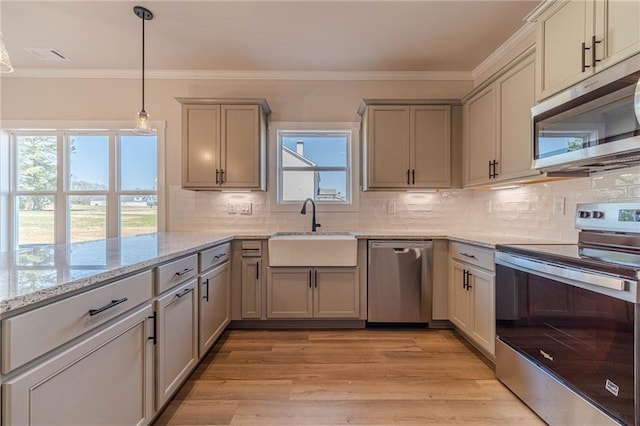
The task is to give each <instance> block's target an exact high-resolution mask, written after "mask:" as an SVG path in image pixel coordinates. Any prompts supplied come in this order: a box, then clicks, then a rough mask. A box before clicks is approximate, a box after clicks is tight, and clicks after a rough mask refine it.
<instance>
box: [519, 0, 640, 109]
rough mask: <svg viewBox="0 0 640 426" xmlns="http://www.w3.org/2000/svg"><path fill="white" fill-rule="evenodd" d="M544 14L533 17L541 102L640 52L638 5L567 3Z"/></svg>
mask: <svg viewBox="0 0 640 426" xmlns="http://www.w3.org/2000/svg"><path fill="white" fill-rule="evenodd" d="M548 3H549V4H551V2H548ZM542 10H543V11H542V12H541V13H540V14H539V15H537V16H534V17H533V18H531V19H535V20H536V22H537V39H538V40H537V45H538V52H537V58H536V62H537V74H538V77H537V82H536V98H537V100H541V99H544V98H547V97H549V96H551V95H553V94H555V93H557V92H560V91H561V90H563V89H565V88H567V87H569V86H571V85H572V84H575V83H577V82H579V81H581V80H583V79H585V78H587V77H589V76H590V75H592V74H593V73H595V72H599V71H601V70H603V69H605V68H607V67H609V66H611V65H613V64H615V63H617V62H620V61H621V60H622V59H625V58H627V57H629V56H631V55H633V54H635V53H637V52H639V51H640V2H638V1H622V0H565V1H560V2H557V3H554V4H552V5H551V6H548V7H547V8H546V10H545V9H542Z"/></svg>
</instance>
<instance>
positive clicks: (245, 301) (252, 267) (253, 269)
mask: <svg viewBox="0 0 640 426" xmlns="http://www.w3.org/2000/svg"><path fill="white" fill-rule="evenodd" d="M261 260H262V259H261V258H260V257H250V258H244V259H242V278H241V281H242V289H241V293H242V318H247V319H252V318H255V319H260V318H262V273H261V271H260V264H261V263H260V261H261Z"/></svg>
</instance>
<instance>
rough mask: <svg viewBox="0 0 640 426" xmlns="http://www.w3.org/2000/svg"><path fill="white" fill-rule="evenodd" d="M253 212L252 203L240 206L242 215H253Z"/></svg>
mask: <svg viewBox="0 0 640 426" xmlns="http://www.w3.org/2000/svg"><path fill="white" fill-rule="evenodd" d="M251 211H252V205H251V203H242V204H240V214H251Z"/></svg>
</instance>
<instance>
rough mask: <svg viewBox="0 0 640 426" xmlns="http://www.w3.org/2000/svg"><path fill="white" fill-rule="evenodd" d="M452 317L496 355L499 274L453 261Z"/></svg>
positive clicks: (468, 333)
mask: <svg viewBox="0 0 640 426" xmlns="http://www.w3.org/2000/svg"><path fill="white" fill-rule="evenodd" d="M450 277H451V281H450V307H449V312H450V319H451V322H452V323H453V324H454V325H456V326H457V327H458V329H459V330H460V331H462V332H463V333H464V334H466V335H467V336H468V337H469V338H470V339H471V340H472V341H473V342H474V343H476V345H478V346H479V347H480V348H481V349H483V350H484V351H485V352H486V353H487V354H489V355H491V356H492V357H493V356H494V355H495V334H496V331H495V275H494V274H493V273H490V272H486V271H484V270H483V269H480V268H477V267H475V266H472V265H469V264H466V263H463V262H459V261H457V260H452V261H451V270H450Z"/></svg>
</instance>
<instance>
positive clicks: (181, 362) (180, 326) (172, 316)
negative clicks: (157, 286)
mask: <svg viewBox="0 0 640 426" xmlns="http://www.w3.org/2000/svg"><path fill="white" fill-rule="evenodd" d="M197 283H198V281H197V279H193V280H191V281H188V282H186V283H185V284H182V285H180V286H177V287H175V288H173V289H171V290H169V291H167V292H166V293H165V294H164V295H161V296H160V297H159V298H158V300H157V301H156V315H157V322H158V323H157V332H158V334H157V344H156V351H157V357H156V360H157V375H156V378H157V383H156V408H160V407H162V405H163V404H164V403H165V402H166V401H167V400H168V399H169V398H170V397H171V396H172V394H173V393H174V392H175V391H176V389H178V387H179V386H180V385H181V384H182V382H183V381H184V379H185V378H186V377H187V376H188V375H189V374H190V373H191V370H192V368H193V367H194V366H195V365H196V363H197V362H198V295H197V294H198V291H197Z"/></svg>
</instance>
